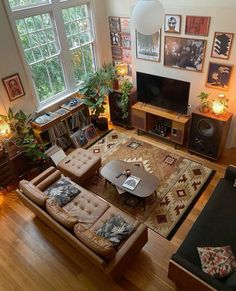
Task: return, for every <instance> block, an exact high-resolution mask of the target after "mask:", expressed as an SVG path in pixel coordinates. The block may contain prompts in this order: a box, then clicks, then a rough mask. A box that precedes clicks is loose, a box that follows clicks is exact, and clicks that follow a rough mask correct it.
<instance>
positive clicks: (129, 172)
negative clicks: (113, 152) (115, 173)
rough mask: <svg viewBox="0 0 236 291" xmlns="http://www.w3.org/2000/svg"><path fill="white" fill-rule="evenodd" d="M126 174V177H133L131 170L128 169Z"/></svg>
mask: <svg viewBox="0 0 236 291" xmlns="http://www.w3.org/2000/svg"><path fill="white" fill-rule="evenodd" d="M125 174H126V177H129V176H130V175H131V170H130V169H126V170H125Z"/></svg>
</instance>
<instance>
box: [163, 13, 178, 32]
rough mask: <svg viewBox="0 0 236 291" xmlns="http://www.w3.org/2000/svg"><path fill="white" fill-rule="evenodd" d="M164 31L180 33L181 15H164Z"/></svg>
mask: <svg viewBox="0 0 236 291" xmlns="http://www.w3.org/2000/svg"><path fill="white" fill-rule="evenodd" d="M164 29H165V30H164V31H165V32H168V33H180V30H181V15H173V14H172V15H170V14H166V15H165V28H164Z"/></svg>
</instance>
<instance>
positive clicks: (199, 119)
mask: <svg viewBox="0 0 236 291" xmlns="http://www.w3.org/2000/svg"><path fill="white" fill-rule="evenodd" d="M231 119H232V114H230V113H229V114H227V116H224V117H223V118H220V117H219V118H217V117H216V116H215V115H213V114H212V113H209V114H205V113H192V119H191V127H190V134H189V141H188V150H189V152H193V153H196V154H200V155H202V156H205V157H207V158H209V159H211V160H214V161H217V160H218V159H219V157H220V155H221V154H222V152H223V150H224V147H225V142H226V138H227V135H228V130H229V126H230V122H231Z"/></svg>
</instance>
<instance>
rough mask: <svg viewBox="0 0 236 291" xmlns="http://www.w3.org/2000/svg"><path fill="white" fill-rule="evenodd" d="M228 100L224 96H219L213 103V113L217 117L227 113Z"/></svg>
mask: <svg viewBox="0 0 236 291" xmlns="http://www.w3.org/2000/svg"><path fill="white" fill-rule="evenodd" d="M228 101H229V100H228V99H227V98H226V97H225V95H224V94H219V95H218V98H217V99H215V100H213V101H212V111H213V113H215V115H221V114H223V113H225V111H226V108H227V107H228V105H227V104H228Z"/></svg>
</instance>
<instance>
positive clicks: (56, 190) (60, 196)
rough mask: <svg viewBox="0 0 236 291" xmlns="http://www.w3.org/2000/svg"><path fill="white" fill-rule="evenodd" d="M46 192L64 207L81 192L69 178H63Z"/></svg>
mask: <svg viewBox="0 0 236 291" xmlns="http://www.w3.org/2000/svg"><path fill="white" fill-rule="evenodd" d="M44 193H45V194H46V195H47V196H48V197H50V198H52V199H53V200H54V201H55V202H56V203H58V204H59V205H60V206H61V207H63V206H65V205H66V204H67V203H69V202H70V201H71V200H72V199H74V198H75V197H76V196H77V195H78V194H79V193H80V190H79V189H78V188H76V187H75V186H74V185H73V184H72V183H71V182H70V181H68V180H67V179H65V178H61V179H60V180H58V181H57V182H55V183H54V184H52V185H51V186H50V187H49V188H48V189H47V190H46V191H44Z"/></svg>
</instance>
